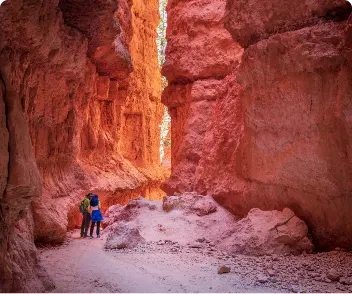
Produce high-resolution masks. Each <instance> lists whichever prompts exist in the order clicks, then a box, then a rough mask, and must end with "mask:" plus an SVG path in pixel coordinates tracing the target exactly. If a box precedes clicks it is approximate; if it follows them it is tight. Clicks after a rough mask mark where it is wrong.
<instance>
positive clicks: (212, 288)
mask: <svg viewBox="0 0 352 294" xmlns="http://www.w3.org/2000/svg"><path fill="white" fill-rule="evenodd" d="M103 238H104V237H103ZM104 242H105V240H103V239H100V240H99V239H91V240H89V239H78V232H75V234H74V235H73V238H72V239H71V240H70V241H69V242H68V243H67V244H66V245H64V246H60V247H55V248H49V249H41V250H40V259H41V260H42V263H43V265H44V266H45V268H46V269H47V270H48V272H49V274H50V275H51V276H52V278H53V279H54V281H55V284H56V289H54V290H53V292H61V293H62V292H268V291H270V292H273V291H274V292H278V291H280V290H279V289H277V290H275V289H273V288H266V287H261V286H256V287H254V286H253V285H252V282H251V281H250V279H246V278H243V277H242V276H241V275H238V274H235V273H228V274H223V275H219V274H217V269H218V267H219V265H222V264H224V263H223V262H221V261H220V260H218V259H217V257H216V256H207V255H203V254H202V253H200V252H190V253H186V252H183V253H176V254H175V253H172V252H170V253H163V252H144V253H143V252H133V251H131V252H118V251H117V252H113V251H111V252H107V251H104V249H103V245H104ZM281 291H282V290H281Z"/></svg>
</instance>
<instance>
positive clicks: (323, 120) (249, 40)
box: [0, 0, 352, 292]
mask: <svg viewBox="0 0 352 294" xmlns="http://www.w3.org/2000/svg"><path fill="white" fill-rule="evenodd" d="M291 2H292V1H288V0H284V1H278V0H265V1H261V2H258V1H253V0H249V1H243V0H236V1H235V0H169V1H168V6H167V11H168V27H167V43H168V46H167V49H166V62H165V64H164V65H163V68H162V74H163V75H164V76H166V78H167V79H168V86H167V87H166V89H165V90H164V91H163V93H161V88H162V87H161V83H162V79H161V73H160V68H159V65H158V55H157V54H158V50H157V45H156V42H155V39H156V37H157V33H156V28H157V26H158V23H159V3H158V1H157V0H152V1H145V0H121V1H106V0H97V1H93V0H77V1H75V0H47V1H44V0H39V1H31V0H7V1H5V2H4V3H2V4H1V7H0V136H1V138H2V140H1V141H0V167H1V170H0V229H1V232H2V234H1V235H0V264H1V266H0V292H9V291H12V292H43V291H50V290H51V289H53V287H54V285H53V281H52V279H51V278H50V277H49V275H48V274H47V272H46V271H45V270H44V268H43V267H42V265H41V261H40V259H38V257H37V249H36V245H35V244H36V243H37V244H38V243H61V242H63V241H64V240H65V239H66V237H67V231H68V230H71V229H74V228H76V227H77V226H78V225H79V223H80V221H81V216H80V215H79V212H78V204H79V202H80V200H81V199H82V196H83V195H84V194H86V193H87V192H89V191H92V192H94V193H97V194H99V196H100V200H101V201H102V203H103V211H105V210H106V209H107V208H108V207H109V206H112V205H115V204H117V203H119V204H124V205H125V204H127V203H129V200H130V199H131V198H134V197H137V196H141V195H142V196H144V197H145V198H148V199H151V200H154V199H159V200H160V199H161V197H162V196H163V195H165V193H166V194H167V195H169V196H170V197H171V198H166V199H171V200H172V199H174V198H172V197H179V196H172V195H174V194H178V193H186V194H187V192H193V194H192V193H190V195H196V196H197V197H196V198H197V199H198V200H199V199H200V202H201V203H202V201H203V200H204V199H205V200H206V199H208V198H209V199H210V196H212V197H213V198H214V199H215V200H216V201H217V202H218V204H220V205H221V206H222V208H221V210H224V211H225V209H227V210H228V211H230V212H231V213H232V214H231V213H229V212H228V211H226V215H227V216H228V217H229V218H231V219H232V218H236V220H237V218H238V217H243V221H242V222H241V221H239V223H242V227H243V230H244V231H245V230H246V228H247V227H249V224H248V219H250V218H251V217H252V216H253V215H257V214H258V213H259V211H260V214H262V213H263V215H264V217H263V218H264V219H266V218H268V219H269V220H270V215H271V213H268V212H267V211H273V210H277V211H283V214H287V215H289V219H288V220H290V219H291V218H290V217H291V216H292V215H295V216H297V217H295V220H296V221H292V223H293V224H291V225H292V226H295V225H296V224H297V226H303V224H304V222H305V223H306V224H307V226H306V225H305V224H304V226H303V227H304V230H302V231H303V233H302V234H301V235H300V236H299V237H300V238H301V239H302V238H303V239H304V240H305V241H307V242H305V245H307V244H308V243H309V244H308V245H309V246H307V248H309V250H308V251H309V252H310V251H312V250H313V249H312V248H313V244H311V243H310V242H311V239H312V241H313V243H314V245H315V248H316V249H317V250H330V249H333V248H335V247H337V246H338V247H341V248H345V249H349V250H352V234H351V232H352V219H351V218H350V212H351V210H352V127H351V126H352V98H351V97H352V83H351V79H352V65H351V64H352V16H351V11H352V9H351V5H350V3H348V2H347V1H345V0H333V1H327V0H314V1H308V0H304V1H301V2H300V3H294V2H292V3H291ZM162 103H163V104H164V105H166V106H167V107H168V110H169V113H170V116H171V119H172V122H171V123H172V127H171V142H172V145H171V146H172V149H171V176H170V177H169V178H168V179H167V180H166V181H165V179H166V177H167V175H168V171H167V170H166V169H165V168H164V167H163V166H162V164H161V163H160V128H159V125H160V123H161V120H162V116H163V113H164V106H163V105H162ZM168 152H170V150H169V149H167V150H166V152H165V154H167V155H169V154H168ZM163 164H164V165H165V166H168V165H169V162H168V160H167V158H166V160H165V162H163ZM160 186H161V187H162V189H163V191H162V190H161V189H160ZM164 191H165V192H164ZM200 195H203V196H205V195H207V196H206V197H204V199H202V197H201V196H200ZM134 202H136V203H139V202H140V203H142V204H143V203H144V200H143V199H142V198H138V199H137V200H135V201H134ZM147 202H148V201H147ZM132 204H133V201H132ZM202 205H203V204H201V207H200V208H204V207H203V206H202ZM207 205H210V204H209V203H206V204H204V206H205V207H206V208H207ZM130 206H131V205H130ZM213 206H215V205H210V208H212V207H213ZM216 207H217V206H216ZM198 208H199V207H198ZM208 208H209V207H208ZM285 208H286V210H284V209H285ZM253 209H254V210H253ZM171 210H172V209H171ZM175 210H177V209H175ZM198 210H200V209H198ZM206 210H207V209H206ZM210 210H211V209H210ZM261 210H263V211H264V212H262V211H261ZM201 213H203V212H201ZM248 213H249V216H248ZM276 213H277V214H281V212H276ZM163 215H164V214H163ZM165 215H166V214H165ZM198 216H199V215H198V214H196V215H194V217H193V218H192V219H193V220H197V218H196V217H198ZM246 217H247V218H246ZM220 219H221V218H220ZM259 219H261V218H259ZM284 219H285V221H286V218H284ZM302 220H303V221H302ZM195 223H196V221H195ZM260 224H261V221H258V222H256V224H255V226H254V227H255V230H256V231H258V232H260V231H261V227H260ZM143 225H144V226H146V227H148V224H146V223H144V224H143ZM157 225H158V224H157V223H156V224H155V228H159V227H158V226H157ZM197 225H198V224H197ZM204 226H205V225H204ZM190 228H191V226H190ZM188 229H189V228H188ZM160 230H162V226H161V227H160ZM194 230H196V229H194ZM117 231H119V230H118V229H117ZM268 231H270V234H269V233H268V235H270V236H271V233H272V232H271V229H270V230H268ZM308 231H309V232H308ZM234 232H235V231H234ZM122 233H123V232H122ZM285 234H286V233H285ZM251 237H252V236H251V235H249V236H247V235H245V237H243V239H245V241H243V240H242V241H243V242H242V241H241V242H242V243H243V244H247V243H246V242H247V240H249V241H248V242H251V240H252V239H251ZM279 237H282V236H281V235H280V236H279ZM285 238H286V235H285V236H284V237H282V238H281V239H285ZM281 239H280V240H281ZM301 239H300V240H301ZM303 239H302V240H303ZM214 240H215V239H214ZM235 241H236V235H235V234H234V235H231V238H230V239H229V241H228V243H227V244H226V246H228V247H229V248H230V247H231V246H233V244H234V242H235ZM281 241H282V240H281ZM281 241H280V242H281ZM285 241H286V239H285ZM308 241H309V242H308ZM241 242H240V243H241ZM242 243H241V244H239V245H238V244H237V247H241V248H240V249H241V252H247V253H248V252H250V253H248V254H252V253H253V252H252V251H250V250H244V249H248V248H247V247H248V246H247V245H242ZM281 243H282V242H281ZM261 245H262V244H259V245H258V246H255V249H253V250H254V251H255V250H262V251H263V252H261V254H265V251H267V250H266V249H265V248H264V249H263V248H262V247H260V246H261ZM280 245H282V244H280ZM242 247H243V248H244V247H245V248H244V249H243V248H242ZM258 248H259V249H258ZM242 249H243V250H242ZM300 249H302V248H300ZM302 250H303V249H302ZM273 252H274V251H273ZM287 252H291V251H287ZM297 252H300V251H297Z"/></svg>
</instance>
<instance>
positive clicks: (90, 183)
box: [0, 0, 164, 292]
mask: <svg viewBox="0 0 352 294" xmlns="http://www.w3.org/2000/svg"><path fill="white" fill-rule="evenodd" d="M158 21H159V13H158V1H156V0H155V1H151V2H150V3H148V6H146V5H144V2H143V1H138V0H136V1H104V0H101V1H70V0H61V1H58V0H57V1H56V0H49V1H34V2H33V1H29V0H28V1H27V0H25V1H17V0H12V1H6V2H4V3H2V4H1V7H0V27H1V29H0V52H1V53H0V73H1V80H0V90H1V91H0V98H1V101H0V115H1V117H0V133H1V138H2V140H1V143H0V144H1V145H0V151H1V154H0V166H1V167H2V169H1V176H0V189H1V190H0V201H1V204H0V206H1V210H0V218H1V228H2V232H3V233H2V235H1V237H0V240H1V243H0V245H1V248H0V258H1V259H0V263H1V268H0V276H1V278H0V279H2V280H1V283H0V289H1V290H3V291H34V292H37V291H43V290H44V289H45V288H50V287H51V286H50V283H45V284H43V283H42V282H41V280H40V278H38V277H42V278H43V279H42V280H43V281H47V280H48V279H47V278H45V274H44V273H41V272H40V273H39V271H40V265H39V264H38V262H37V260H36V254H35V248H34V245H33V241H34V240H35V241H37V242H61V241H63V240H64V238H65V236H66V230H67V226H68V225H69V227H74V226H75V225H76V224H77V223H78V222H79V218H77V213H78V211H77V206H78V203H79V201H80V199H81V197H82V195H83V194H84V193H87V192H88V191H90V190H92V191H94V192H96V193H98V194H100V195H101V200H102V202H103V203H104V204H105V205H109V204H113V203H114V202H118V201H120V200H121V201H122V202H126V201H128V198H129V197H133V196H135V195H136V194H138V195H144V196H146V197H149V198H153V197H154V198H155V197H160V196H161V191H160V190H159V188H158V187H159V184H160V182H161V181H162V180H163V177H164V173H163V170H162V169H161V167H160V156H159V146H160V142H159V140H160V139H159V138H160V135H159V124H160V121H161V117H162V114H163V106H162V105H161V103H160V93H161V79H160V72H159V69H158V63H157V48H156V44H155V38H156V27H157V25H158ZM23 219H26V220H28V222H31V225H30V226H29V225H28V224H26V225H24V224H23ZM27 226H29V227H30V229H29V227H27ZM20 240H22V241H20ZM23 240H26V242H25V241H23ZM33 268H38V270H32V269H33ZM19 269H21V270H19Z"/></svg>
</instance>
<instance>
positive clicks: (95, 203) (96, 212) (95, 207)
mask: <svg viewBox="0 0 352 294" xmlns="http://www.w3.org/2000/svg"><path fill="white" fill-rule="evenodd" d="M100 206H101V204H100V201H99V198H98V195H94V196H93V198H92V199H91V200H90V209H91V210H92V224H91V225H90V236H89V237H90V238H93V232H94V226H95V223H97V238H100V222H101V221H102V220H104V218H103V216H102V215H101V212H100Z"/></svg>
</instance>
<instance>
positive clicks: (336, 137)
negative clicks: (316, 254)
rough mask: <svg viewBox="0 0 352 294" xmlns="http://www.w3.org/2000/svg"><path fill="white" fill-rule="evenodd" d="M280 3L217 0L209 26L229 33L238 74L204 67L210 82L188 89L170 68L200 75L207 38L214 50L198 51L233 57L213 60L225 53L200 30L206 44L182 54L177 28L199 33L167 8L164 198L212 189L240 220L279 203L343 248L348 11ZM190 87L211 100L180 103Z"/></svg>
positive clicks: (350, 227)
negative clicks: (218, 10) (169, 142)
mask: <svg viewBox="0 0 352 294" xmlns="http://www.w3.org/2000/svg"><path fill="white" fill-rule="evenodd" d="M182 3H183V5H182V6H183V7H184V6H186V7H187V5H195V4H192V3H193V1H183V2H182ZM198 3H199V2H198ZM217 3H219V2H217ZM203 5H204V7H206V4H203ZM212 5H215V2H212ZM290 5H291V6H292V5H293V4H292V3H291V2H290V1H262V2H258V1H249V2H248V1H245V2H244V1H232V0H228V1H227V6H226V13H225V20H224V19H221V21H220V22H223V21H225V26H226V28H227V29H228V30H229V32H230V33H231V34H232V37H233V43H231V42H230V41H227V42H226V44H227V45H226V46H231V44H232V46H235V44H236V43H235V42H238V43H239V44H241V45H242V46H244V47H248V48H247V49H246V50H245V51H244V54H243V56H242V59H241V64H240V66H239V68H238V70H237V69H235V70H232V71H229V72H227V74H225V75H224V76H226V75H227V77H226V78H224V79H219V76H218V72H215V73H212V68H214V69H217V68H218V65H217V63H216V62H214V64H212V63H209V67H208V71H207V72H208V75H207V77H206V78H207V79H206V80H204V78H202V81H201V82H202V83H204V82H205V81H209V80H210V79H211V77H214V78H216V83H217V84H214V85H211V86H209V87H197V88H196V91H195V90H194V85H197V83H196V82H194V83H189V81H190V80H192V81H193V80H194V79H195V78H194V77H187V78H185V77H186V75H185V73H184V72H185V71H186V70H183V71H181V70H180V68H182V67H181V66H183V68H185V69H186V68H190V69H191V70H192V71H193V72H198V71H201V70H202V69H203V68H204V63H206V62H207V61H208V60H209V59H208V58H207V55H206V54H205V53H204V52H203V51H202V50H203V48H205V47H206V45H207V44H208V43H211V44H213V45H214V48H212V50H210V52H209V51H207V52H209V54H211V55H212V56H213V58H214V60H218V61H219V62H221V63H225V64H226V62H223V61H222V60H223V58H225V56H226V57H231V56H232V58H235V57H237V56H238V54H239V53H234V52H232V53H229V52H230V50H226V51H225V52H223V53H222V54H221V56H216V54H217V53H218V52H222V51H221V50H222V48H223V47H224V46H219V45H218V44H217V40H218V39H217V38H218V35H215V34H214V35H212V34H211V33H208V34H206V37H207V38H209V40H208V41H206V40H207V39H206V38H205V37H203V39H202V42H201V43H200V44H202V45H200V44H199V43H198V47H197V48H198V53H199V57H198V59H196V58H194V57H192V59H191V56H189V55H188V54H189V52H190V51H191V50H190V49H189V48H188V46H189V44H193V42H196V40H197V36H198V35H197V34H195V33H194V31H195V29H189V30H187V29H186V28H188V27H198V24H199V22H198V20H197V15H198V11H200V9H198V10H197V11H196V12H192V10H191V9H188V10H187V12H184V13H179V15H176V14H175V13H177V10H176V9H175V8H174V6H173V5H169V14H170V15H171V16H170V17H171V18H173V19H174V20H173V21H171V22H170V24H169V28H168V29H169V30H168V36H167V37H168V40H169V43H168V50H167V58H166V59H167V61H168V62H167V64H166V66H165V67H164V71H165V74H166V75H167V77H168V78H169V79H171V86H169V88H168V89H167V90H166V91H165V92H164V94H163V101H164V103H166V105H168V106H169V108H170V112H171V113H172V114H173V117H172V118H173V121H172V134H173V137H172V138H173V140H174V141H173V154H172V175H171V178H170V180H169V181H168V182H166V183H165V184H164V186H163V187H164V189H165V190H166V191H167V192H168V193H173V192H184V191H192V190H195V191H197V192H201V193H203V194H206V193H209V194H212V195H214V197H215V198H216V199H217V201H219V202H220V203H221V204H223V205H224V206H226V207H227V208H229V209H230V210H232V211H233V212H234V213H235V214H237V215H242V216H244V215H246V213H247V212H248V211H249V209H250V208H253V207H259V208H261V209H269V210H270V209H282V208H283V207H287V206H288V207H290V208H292V209H293V210H294V211H295V213H296V214H297V215H298V216H300V217H301V218H303V219H304V220H305V221H306V222H307V223H308V225H309V227H310V230H311V232H312V235H313V237H314V240H315V243H316V244H317V246H318V248H320V249H328V248H333V247H336V246H340V247H348V248H352V237H351V236H352V234H351V232H352V221H351V219H350V217H349V216H350V211H351V209H352V201H351V195H352V181H351V179H352V165H351V163H352V155H351V154H352V153H351V152H352V145H351V138H352V133H351V117H352V108H351V107H352V104H351V95H352V89H351V85H352V84H351V83H350V82H349V81H350V80H351V77H352V76H351V62H350V59H348V58H350V52H351V47H350V45H351V44H350V43H349V40H350V39H351V33H350V31H349V27H350V25H351V24H348V22H347V21H346V17H348V15H349V13H350V11H351V9H350V4H349V3H348V2H346V1H342V0H341V1H315V2H314V1H313V2H312V1H303V2H300V3H299V4H298V7H297V6H296V3H295V9H288V8H289V7H291V6H290ZM175 7H177V5H176V6H175ZM212 11H214V9H213V10H212ZM292 11H293V12H292ZM222 12H225V11H222ZM291 12H292V13H291ZM192 13H194V15H195V16H194V18H191V17H189V23H188V25H187V26H186V25H183V21H184V14H192ZM205 19H206V18H205ZM192 25H193V26H192ZM219 27H221V25H219ZM180 28H182V29H184V31H185V32H184V33H183V34H182V33H181V32H182V30H181V29H180ZM209 32H211V30H209ZM189 36H192V38H193V39H192V40H193V41H189V42H185V44H186V45H184V46H182V47H181V46H180V45H179V44H180V43H181V42H180V41H177V42H176V41H175V39H179V40H187V38H189ZM212 40H213V41H212ZM236 46H237V45H236ZM237 48H238V47H237ZM237 52H240V50H239V49H237ZM174 56H177V58H175V57H174ZM181 56H182V57H181ZM182 58H183V59H182ZM187 58H188V59H190V61H189V60H187ZM177 83H178V84H177ZM217 85H219V86H217ZM172 87H174V88H172ZM195 92H196V93H197V94H196V97H212V98H206V101H209V100H213V101H214V102H212V106H211V109H210V110H206V109H205V108H204V107H203V108H200V107H199V108H197V109H196V108H194V107H193V109H192V108H191V107H190V105H192V103H188V102H187V103H185V101H190V100H191V99H194V97H195V96H194V94H193V95H192V94H191V93H195ZM209 93H211V95H210V94H209ZM209 95H210V96H209ZM195 99H197V98H195ZM206 103H209V102H206ZM179 105H182V106H179ZM202 118H203V119H202ZM186 171H188V172H187V173H186Z"/></svg>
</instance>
